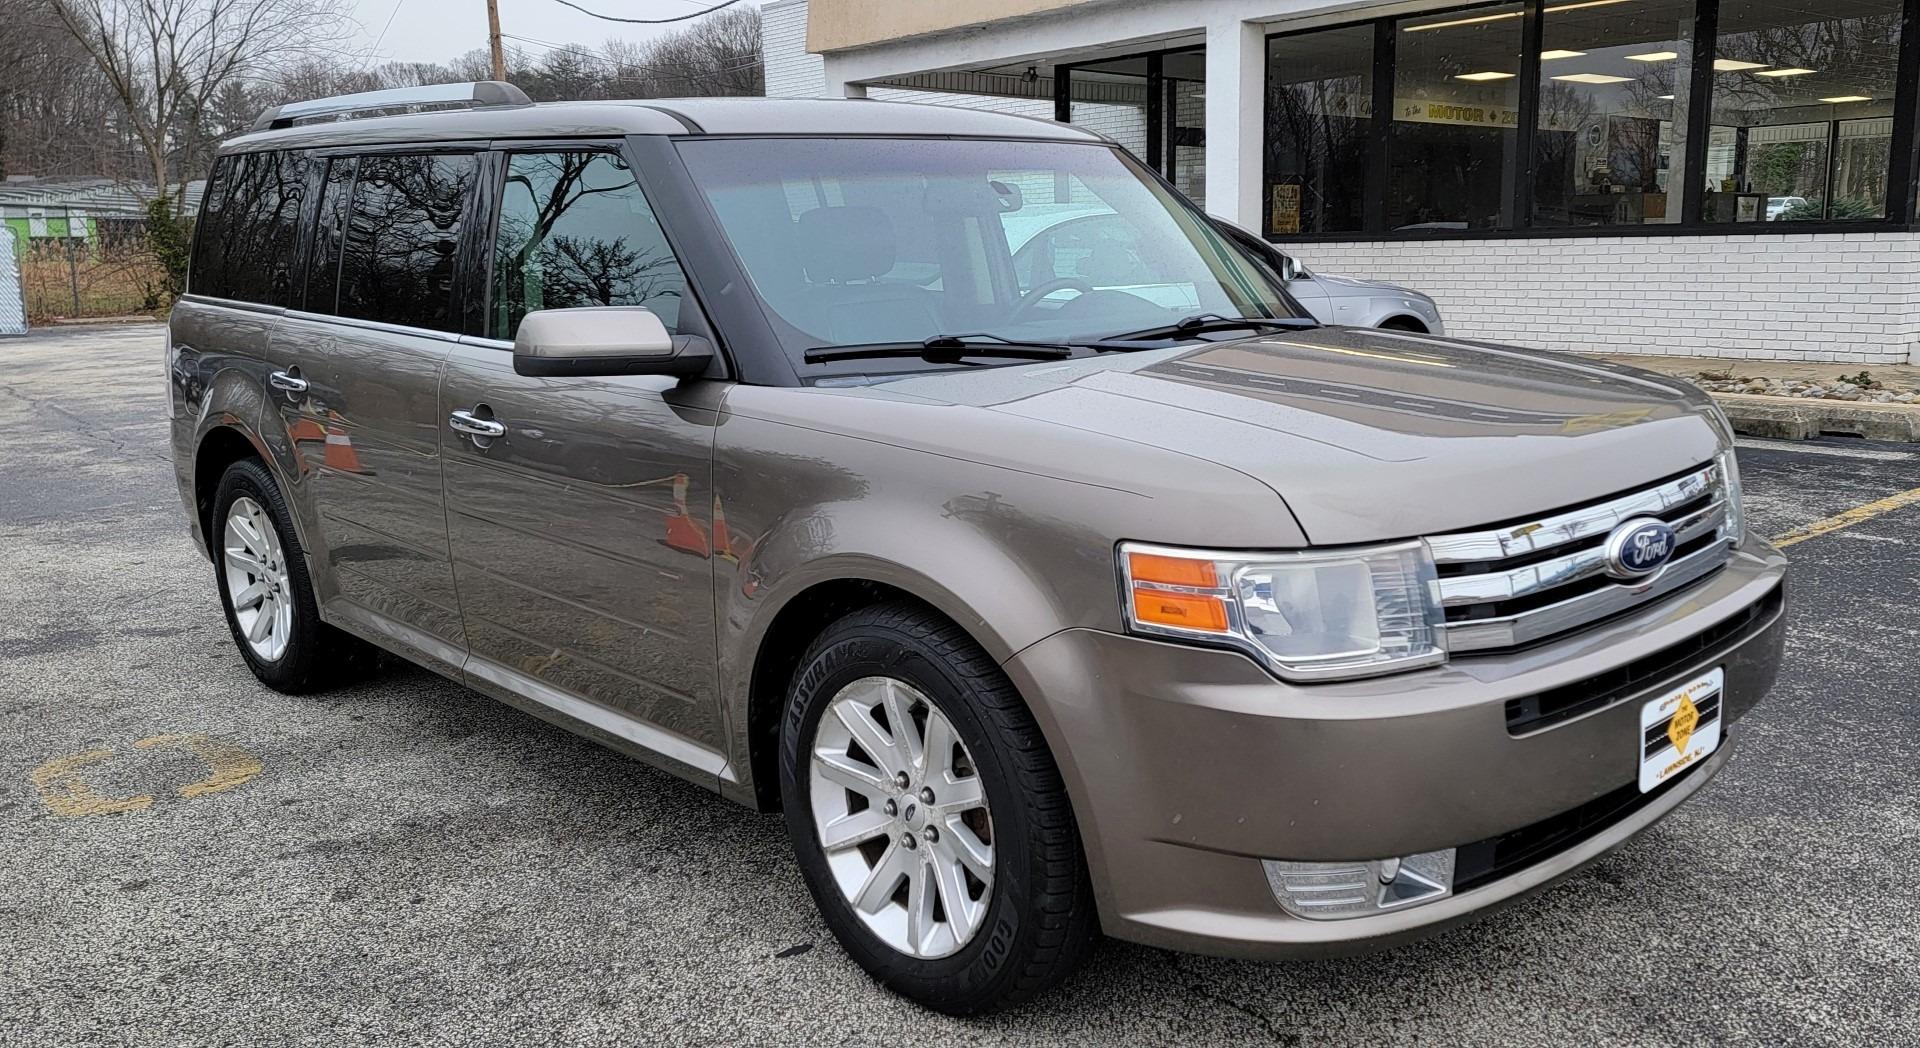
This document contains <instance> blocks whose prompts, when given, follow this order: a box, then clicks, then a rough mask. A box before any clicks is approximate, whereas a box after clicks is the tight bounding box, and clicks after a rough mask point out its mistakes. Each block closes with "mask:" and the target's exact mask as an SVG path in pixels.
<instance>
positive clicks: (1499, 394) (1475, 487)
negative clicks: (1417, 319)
mask: <svg viewBox="0 0 1920 1048" xmlns="http://www.w3.org/2000/svg"><path fill="white" fill-rule="evenodd" d="M868 388H869V390H870V391H871V392H874V393H880V392H882V391H885V394H890V395H895V396H904V397H911V398H914V399H923V400H931V401H936V402H939V403H943V404H953V405H970V406H973V407H977V408H980V409H983V410H988V411H995V412H1002V413H1005V414H1009V415H1016V416H1020V417H1022V418H1028V419H1034V420H1038V421H1043V422H1049V423H1053V424H1056V425H1060V426H1068V427H1072V428H1074V429H1078V430H1083V431H1088V432H1093V433H1098V434H1102V435H1105V436H1108V437H1111V438H1113V439H1115V440H1117V441H1126V442H1131V443H1135V444H1148V445H1152V446H1155V447H1159V448H1163V449H1165V450H1168V451H1173V452H1177V453H1180V454H1185V455H1191V456H1196V457H1200V458H1204V459H1208V460H1211V461H1213V462H1217V463H1219V464H1221V465H1223V466H1227V467H1229V468H1231V469H1235V470H1238V471H1240V472H1241V473H1244V474H1246V475H1248V476H1250V477H1252V478H1254V479H1256V480H1258V481H1260V482H1262V483H1264V484H1265V485H1267V486H1268V487H1270V488H1272V489H1273V490H1274V491H1275V492H1276V493H1277V494H1279V496H1280V497H1281V498H1282V499H1283V500H1284V501H1285V503H1286V505H1287V507H1288V508H1289V509H1290V510H1291V511H1292V512H1293V515H1294V517H1295V518H1296V519H1297V520H1298V522H1299V524H1300V526H1301V528H1302V529H1303V530H1304V531H1305V533H1306V535H1307V537H1308V540H1309V541H1311V542H1312V543H1314V544H1316V545H1336V544H1342V543H1352V542H1374V541H1383V540H1392V539H1403V538H1413V537H1417V536H1422V535H1432V534H1437V533H1440V532H1445V531H1455V530H1464V529H1472V528H1479V527H1484V526H1486V525H1490V524H1497V523H1502V522H1506V521H1514V520H1521V519H1524V518H1527V517H1531V516H1536V515H1539V514H1542V513H1545V512H1547V511H1550V510H1556V509H1561V508H1565V507H1569V506H1573V505H1576V504H1578V503H1582V502H1587V501H1591V500H1594V499H1597V498H1601V497H1603V496H1607V495H1612V494H1616V493H1619V492H1622V491H1626V490H1630V489H1632V488H1635V487H1639V486H1642V485H1646V484H1650V483H1652V482H1654V481H1657V480H1660V479H1663V478H1665V477H1667V476H1669V475H1671V474H1674V473H1678V472H1680V471H1682V470H1685V469H1687V468H1690V467H1693V466H1697V465H1700V464H1701V463H1704V462H1706V461H1708V460H1709V459H1711V458H1712V457H1713V455H1714V454H1715V453H1716V452H1717V451H1718V450H1719V449H1720V448H1721V446H1722V443H1723V438H1722V436H1721V433H1720V428H1719V424H1718V423H1717V421H1716V414H1715V411H1714V408H1713V407H1712V402H1711V401H1710V400H1709V399H1708V398H1707V396H1706V395H1705V394H1704V393H1700V392H1699V391H1697V390H1695V389H1693V388H1692V387H1690V386H1687V385H1686V384H1684V383H1681V382H1679V381H1678V380H1675V379H1669V378H1666V377H1664V376H1660V375H1655V374H1652V373H1650V372H1643V371H1638V370H1636V369H1632V368H1626V367H1621V366H1619V365H1613V364H1607V363H1604V362H1600V361H1590V360H1583V359H1580V358H1577V357H1566V356H1559V355H1555V354H1550V353H1545V352H1538V351H1532V350H1522V349H1514V348H1507V347H1501V346H1494V345H1488V344H1483V343H1472V342H1465V341H1461V340H1457V339H1447V338H1440V337H1435V336H1426V335H1415V334H1409V333H1403V332H1393V331H1380V330H1376V329H1367V328H1337V327H1328V328H1315V329H1311V330H1307V331H1290V332H1283V333H1277V334H1274V335H1270V336H1265V337H1260V338H1253V339H1246V340H1239V341H1233V342H1216V343H1209V344H1206V345H1201V346H1183V347H1178V348H1175V349H1166V350H1152V351H1147V352H1139V353H1128V354H1108V355H1104V356H1100V357H1096V358H1089V359H1085V360H1074V361H1067V362H1062V363H1059V364H1034V365H1026V366H1017V367H1004V368H980V369H973V370H964V371H943V372H938V373H935V374H923V375H917V376H911V377H903V378H900V379H895V380H892V381H887V382H882V383H879V384H877V385H876V386H873V387H868ZM1033 454H1034V460H1035V465H1036V466H1037V467H1044V465H1045V462H1044V456H1045V449H1036V450H1035V451H1034V453H1033ZM1248 511H1249V512H1265V511H1266V510H1265V509H1263V508H1262V507H1253V506H1250V507H1248Z"/></svg>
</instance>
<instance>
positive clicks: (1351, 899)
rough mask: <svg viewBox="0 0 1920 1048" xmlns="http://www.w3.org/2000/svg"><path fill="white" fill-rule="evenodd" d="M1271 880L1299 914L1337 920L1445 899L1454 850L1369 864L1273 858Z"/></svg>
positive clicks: (1277, 895) (1284, 905)
mask: <svg viewBox="0 0 1920 1048" xmlns="http://www.w3.org/2000/svg"><path fill="white" fill-rule="evenodd" d="M1261 865H1263V866H1265V867H1266V870H1267V884H1268V885H1269V886H1270V887H1272V889H1273V897H1274V899H1275V901H1277V902H1279V903H1280V908H1281V909H1283V910H1285V911H1287V912H1288V913H1290V914H1292V915H1293V916H1295V917H1305V918H1308V919H1309V920H1316V921H1332V920H1340V919H1342V918H1346V917H1365V916H1367V915H1368V914H1373V913H1379V912H1381V911H1383V910H1397V909H1400V908H1402V907H1407V906H1418V905H1420V904H1422V903H1429V902H1433V901H1434V900H1436V899H1444V898H1446V897H1447V896H1449V895H1451V894H1453V849H1452V848H1448V849H1447V850H1445V851H1436V852H1422V853H1420V854H1419V855H1407V856H1403V857H1401V858H1398V859H1373V860H1370V861H1367V862H1282V861H1280V860H1278V859H1267V860H1265V861H1264V862H1262V863H1261Z"/></svg>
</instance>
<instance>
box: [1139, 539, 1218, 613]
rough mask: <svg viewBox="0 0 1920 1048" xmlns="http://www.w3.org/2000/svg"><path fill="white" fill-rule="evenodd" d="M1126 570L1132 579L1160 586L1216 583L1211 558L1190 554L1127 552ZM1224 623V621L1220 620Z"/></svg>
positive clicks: (1202, 586)
mask: <svg viewBox="0 0 1920 1048" xmlns="http://www.w3.org/2000/svg"><path fill="white" fill-rule="evenodd" d="M1127 572H1128V574H1130V575H1132V576H1133V581H1135V582H1158V583H1160V584H1161V585H1163V586H1191V587H1193V588H1194V589H1213V588H1215V587H1217V586H1219V585H1220V578H1219V575H1218V574H1216V573H1215V572H1214V570H1213V561H1210V560H1200V559H1198V558H1194V557H1168V556H1163V555H1161V554H1158V553H1129V554H1127ZM1222 625H1223V626H1224V625H1225V623H1224V622H1223V623H1222Z"/></svg>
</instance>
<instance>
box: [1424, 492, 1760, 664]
mask: <svg viewBox="0 0 1920 1048" xmlns="http://www.w3.org/2000/svg"><path fill="white" fill-rule="evenodd" d="M1726 499H1727V484H1726V478H1725V477H1723V476H1721V471H1720V467H1719V465H1718V464H1708V465H1705V466H1701V467H1700V468H1698V469H1695V470H1691V471H1689V472H1687V473H1684V474H1682V475H1680V476H1678V477H1674V478H1673V479H1671V480H1667V481H1665V482H1663V483H1660V484H1656V485H1654V486H1652V487H1649V488H1644V489H1642V490H1639V491H1635V492H1632V493H1630V494H1626V495H1622V496H1620V497H1618V498H1613V499H1609V500H1607V501H1605V502H1601V503H1598V504H1596V505H1591V506H1583V507H1581V508H1579V509H1574V510H1568V511H1566V512H1564V513H1556V514H1553V515H1551V516H1547V517H1543V518H1540V519H1538V520H1534V521H1528V522H1525V523H1520V524H1514V525H1509V526H1507V527H1501V528H1492V529H1488V530H1486V531H1473V532H1457V533H1455V534H1451V535H1438V536H1433V537H1431V538H1428V539H1427V545H1428V547H1429V548H1431V549H1432V551H1433V559H1434V564H1435V567H1436V568H1437V570H1438V572H1439V582H1438V586H1439V592H1440V606H1441V609H1442V610H1443V611H1444V612H1445V615H1446V626H1445V634H1446V646H1447V650H1449V651H1451V652H1453V653H1454V654H1456V655H1457V654H1464V653H1468V652H1475V651H1489V650H1497V649H1501V648H1513V647H1519V646H1522V645H1526V644H1532V643H1534V642H1536V641H1541V640H1545V639H1547V638H1549V637H1552V636H1555V635H1557V634H1560V633H1565V632H1567V631H1569V630H1574V629H1578V628H1580V627H1581V626H1585V625H1588V624H1589V623H1593V622H1597V621H1599V620H1600V619H1604V618H1608V617H1610V616H1613V615H1616V614H1619V613H1621V612H1624V611H1628V610H1631V609H1633V608H1635V607H1638V606H1640V605H1642V604H1646V603H1650V602H1652V601H1655V600H1659V599H1660V598H1661V597H1663V596H1665V595H1667V594H1669V593H1672V592H1674V591H1675V590H1678V589H1680V588H1682V587H1684V586H1686V585H1688V584H1689V583H1692V582H1696V581H1698V580H1700V579H1702V578H1705V577H1706V576H1707V575H1710V574H1712V573H1713V572H1715V571H1717V570H1719V569H1720V568H1721V567H1722V566H1723V565H1725V564H1726V562H1727V556H1728V553H1729V551H1730V550H1731V548H1732V545H1733V539H1734V536H1733V535H1730V534H1727V533H1726V532H1727V501H1726ZM1636 517H1657V518H1659V519H1660V520H1663V521H1666V522H1667V524H1668V525H1670V526H1671V527H1672V528H1673V530H1674V534H1675V541H1676V548H1675V552H1674V556H1673V559H1672V560H1671V561H1670V562H1669V563H1668V564H1667V566H1666V567H1665V568H1664V569H1663V570H1662V571H1660V572H1659V573H1658V574H1655V575H1653V576H1651V577H1650V578H1647V579H1638V580H1632V581H1621V580H1619V579H1616V578H1614V577H1613V576H1611V575H1609V574H1608V573H1607V558H1606V550H1605V546H1606V542H1607V536H1608V534H1609V533H1610V532H1611V531H1612V530H1613V529H1614V527H1615V526H1616V525H1618V524H1620V523H1621V522H1623V521H1627V520H1631V519H1633V518H1636Z"/></svg>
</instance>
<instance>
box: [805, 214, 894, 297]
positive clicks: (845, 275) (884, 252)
mask: <svg viewBox="0 0 1920 1048" xmlns="http://www.w3.org/2000/svg"><path fill="white" fill-rule="evenodd" d="M799 234H800V255H801V258H802V260H803V262H804V264H805V266H806V268H807V279H808V280H810V281H812V282H813V283H815V284H824V283H827V282H829V281H831V282H834V283H845V282H847V281H850V280H867V279H870V278H872V277H877V276H879V275H880V274H882V273H885V272H887V271H888V270H890V269H892V268H893V259H894V244H893V220H892V219H890V218H888V217H887V213H886V212H885V211H882V210H880V209H879V208H877V207H816V208H814V209H813V210H812V211H806V212H802V213H801V215H800V228H799Z"/></svg>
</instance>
